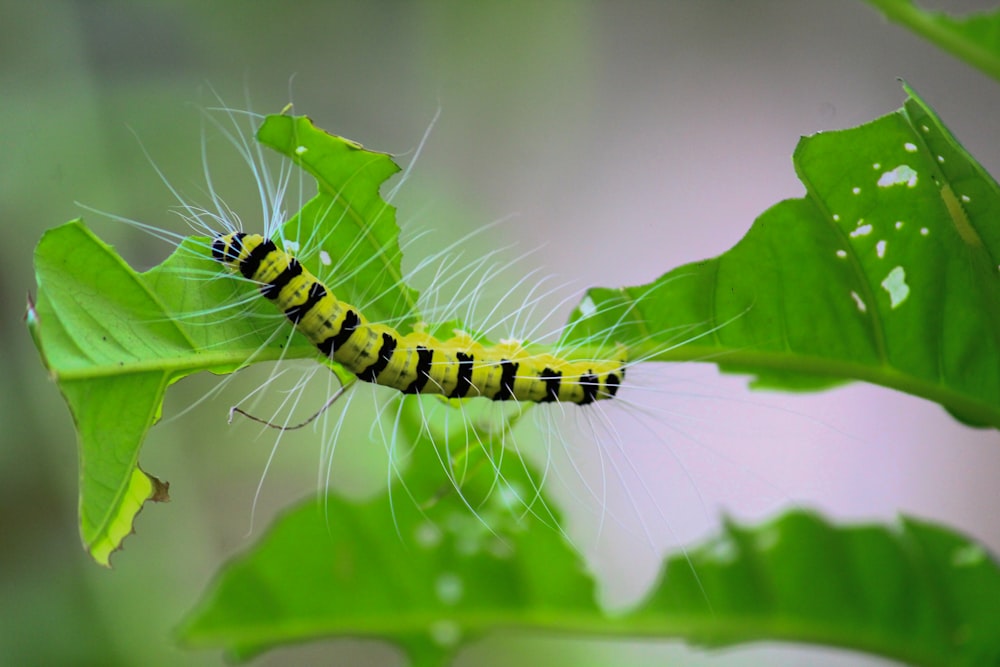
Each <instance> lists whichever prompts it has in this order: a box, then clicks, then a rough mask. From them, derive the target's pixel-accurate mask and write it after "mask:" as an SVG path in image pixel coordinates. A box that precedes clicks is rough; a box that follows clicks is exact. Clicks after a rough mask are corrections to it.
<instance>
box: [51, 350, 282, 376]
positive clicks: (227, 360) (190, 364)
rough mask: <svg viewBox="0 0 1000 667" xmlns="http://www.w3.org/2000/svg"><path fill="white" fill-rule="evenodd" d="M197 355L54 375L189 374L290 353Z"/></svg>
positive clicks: (96, 367) (234, 351)
mask: <svg viewBox="0 0 1000 667" xmlns="http://www.w3.org/2000/svg"><path fill="white" fill-rule="evenodd" d="M192 352H193V353H194V354H191V355H183V356H174V357H156V358H154V359H151V360H149V361H138V362H129V363H124V364H120V365H119V364H95V365H92V366H88V367H87V368H84V369H77V370H68V371H57V372H55V373H54V374H53V375H54V377H55V378H56V379H58V380H66V381H75V380H91V379H98V378H102V377H117V376H122V375H131V374H137V373H148V372H151V371H157V372H164V373H168V374H177V373H186V372H187V371H191V372H195V371H201V370H209V369H211V368H216V367H227V366H241V365H244V364H246V362H247V359H249V358H251V357H252V358H253V360H254V362H257V361H278V360H280V359H287V358H288V357H289V355H288V353H287V351H286V350H284V349H274V348H271V347H265V348H263V349H262V348H261V347H260V346H254V347H252V348H249V347H248V348H241V349H228V350H227V351H226V352H201V351H198V350H197V349H195V348H192Z"/></svg>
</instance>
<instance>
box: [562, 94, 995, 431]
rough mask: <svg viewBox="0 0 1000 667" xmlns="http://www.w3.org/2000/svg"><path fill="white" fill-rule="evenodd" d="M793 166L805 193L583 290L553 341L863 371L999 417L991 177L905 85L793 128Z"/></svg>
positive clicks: (794, 374)
mask: <svg viewBox="0 0 1000 667" xmlns="http://www.w3.org/2000/svg"><path fill="white" fill-rule="evenodd" d="M795 166H796V170H797V172H798V174H799V177H800V179H801V180H802V182H803V183H804V184H805V186H806V196H805V197H803V198H802V199H792V200H786V201H783V202H781V203H779V204H777V205H775V206H773V207H771V208H770V209H769V210H767V211H766V212H764V214H763V215H761V216H760V217H759V218H758V219H757V220H756V221H755V222H754V224H753V227H752V228H751V229H750V231H749V233H747V235H746V236H745V237H744V238H743V239H742V240H741V241H740V242H739V243H737V244H736V246H734V247H733V248H732V249H731V250H729V251H727V252H725V253H723V254H722V255H720V256H719V257H717V258H714V259H709V260H706V261H703V262H697V263H694V264H689V265H687V266H682V267H679V268H677V269H675V270H673V271H671V272H669V273H667V274H665V275H664V276H663V277H661V278H660V279H659V280H657V281H655V282H653V283H651V284H649V285H641V286H639V287H630V288H626V289H596V290H592V291H591V292H590V294H589V297H588V298H587V299H585V300H584V307H583V309H582V310H578V311H577V313H576V316H577V317H578V318H579V319H578V320H577V321H576V323H575V326H574V327H573V328H572V329H571V330H570V331H569V334H568V338H569V339H570V340H573V339H576V338H584V339H588V338H590V337H592V336H598V335H600V332H602V331H607V330H608V329H609V328H611V327H613V328H614V331H615V336H616V339H617V340H622V341H627V342H629V347H630V352H631V354H632V356H633V357H637V358H641V359H646V358H648V359H654V360H658V361H672V360H677V359H698V358H703V359H709V360H712V361H713V362H715V363H718V364H719V366H720V367H721V368H722V369H723V370H726V371H732V372H739V373H751V374H754V375H756V376H757V380H756V384H757V385H758V386H766V387H774V388H780V389H785V390H794V389H812V388H818V387H823V386H829V385H831V384H834V383H837V382H842V381H844V380H866V381H868V382H873V383H876V384H881V385H884V386H886V387H892V388H894V389H899V390H901V391H905V392H907V393H910V394H915V395H917V396H923V397H925V398H928V399H930V400H932V401H936V402H938V403H940V404H941V405H943V406H944V407H945V408H947V409H948V410H949V411H951V412H952V413H953V414H954V415H956V416H958V417H959V418H960V419H962V420H963V421H965V422H967V423H970V424H975V425H981V426H992V427H1000V373H998V369H1000V280H998V264H1000V227H998V225H997V222H996V221H997V220H998V219H1000V188H998V187H997V183H996V181H994V180H993V178H992V177H990V175H989V174H987V173H986V172H985V171H984V170H983V169H982V168H981V167H980V166H979V165H978V164H977V163H976V161H975V160H974V159H973V158H972V156H970V155H969V154H968V153H967V152H966V151H965V150H964V149H963V148H962V146H961V145H960V144H959V143H958V142H957V141H956V140H955V139H954V137H952V136H951V134H950V133H949V132H948V130H947V128H945V127H944V125H943V124H942V123H941V122H940V120H939V119H938V118H937V116H936V115H935V114H934V112H933V111H932V110H931V109H930V108H929V107H928V106H927V105H926V104H924V103H923V102H922V101H921V100H920V99H919V98H918V97H916V95H914V94H913V93H912V91H911V93H910V98H909V99H908V100H907V101H906V105H905V106H904V107H903V108H902V109H900V110H899V111H897V112H895V113H893V114H889V115H888V116H885V117H883V118H880V119H878V120H876V121H873V122H871V123H868V124H866V125H863V126H861V127H857V128H853V129H850V130H844V131H840V132H824V133H821V134H817V135H815V136H812V137H806V138H804V139H803V140H802V141H801V143H800V144H799V146H798V149H797V150H796V151H795ZM588 313H591V316H587V315H588ZM691 323H697V324H693V325H692V324H691ZM685 324H687V325H688V326H685Z"/></svg>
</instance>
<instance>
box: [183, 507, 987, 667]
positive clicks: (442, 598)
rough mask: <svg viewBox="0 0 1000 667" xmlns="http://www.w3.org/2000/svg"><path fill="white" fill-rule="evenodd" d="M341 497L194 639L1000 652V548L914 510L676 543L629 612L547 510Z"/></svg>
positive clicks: (789, 521) (257, 550)
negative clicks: (480, 518) (890, 517)
mask: <svg viewBox="0 0 1000 667" xmlns="http://www.w3.org/2000/svg"><path fill="white" fill-rule="evenodd" d="M325 503H326V504H325V508H324V506H321V505H319V504H317V503H316V502H315V501H312V502H307V503H305V504H303V505H301V506H300V507H298V508H296V509H294V510H293V511H292V512H290V513H289V514H288V515H287V516H285V517H282V518H280V519H279V520H278V521H277V523H276V525H275V526H274V527H273V528H272V529H271V531H270V532H269V533H268V534H267V535H265V537H264V538H263V539H262V540H261V542H260V543H259V544H258V545H256V546H255V547H254V548H252V549H251V550H250V551H249V552H248V553H246V554H245V555H243V556H240V557H238V558H236V559H235V560H233V561H232V562H231V563H230V564H229V565H227V566H226V567H225V568H224V569H223V570H222V572H221V574H220V575H219V577H218V579H217V580H216V581H215V582H214V583H213V584H212V586H211V587H210V588H209V590H208V592H207V593H206V595H205V597H204V599H203V600H202V602H201V603H200V604H199V606H198V607H197V609H196V610H195V611H194V612H193V613H192V614H191V615H190V617H189V618H188V620H187V621H186V623H185V625H184V627H183V629H182V633H181V634H182V637H183V639H184V640H185V642H187V643H189V644H191V645H195V646H201V647H221V648H225V649H227V650H228V651H229V652H231V653H232V654H234V655H236V656H238V657H241V658H246V657H249V656H251V655H254V654H256V653H258V652H260V651H262V650H266V649H268V648H273V647H275V646H280V645H283V644H288V643H293V642H302V641H307V640H315V639H321V638H331V637H366V638H380V639H383V640H386V641H389V642H392V643H394V644H396V645H398V646H400V647H401V648H402V649H403V650H404V651H406V652H407V653H408V655H409V657H410V658H411V660H412V661H413V664H415V665H422V666H429V665H443V664H447V661H448V660H449V659H450V657H451V656H452V654H453V653H454V652H455V651H457V650H458V649H459V648H461V646H463V645H465V644H467V643H468V642H469V641H472V640H475V639H477V638H479V637H481V636H482V635H484V634H485V633H490V632H498V631H507V630H511V629H516V630H527V631H531V632H533V633H538V632H542V633H551V634H553V635H559V636H564V635H567V634H569V635H580V636H588V637H594V636H606V637H657V638H681V639H684V640H686V641H688V642H691V643H695V644H702V645H707V646H713V647H718V646H730V645H734V644H739V643H743V642H750V641H760V640H767V639H772V640H783V641H794V642H806V643H813V644H824V645H830V646H838V647H843V648H849V649H854V650H858V651H865V652H868V653H874V654H878V655H882V656H885V657H888V658H892V659H896V660H902V661H904V662H908V663H911V664H915V665H927V666H943V665H951V666H955V665H970V666H971V665H988V664H997V661H998V660H1000V635H997V633H996V632H995V628H996V623H997V619H998V618H1000V568H998V566H997V563H996V561H994V560H993V559H992V558H991V557H990V556H989V555H988V554H987V553H986V552H985V550H984V549H983V548H982V547H981V546H980V545H978V544H976V543H974V542H971V541H969V540H968V539H967V538H964V537H962V536H960V535H956V534H954V533H952V532H951V531H949V530H947V529H945V528H942V527H940V526H935V525H932V524H927V523H924V522H920V521H916V520H912V519H902V520H901V521H900V523H899V524H898V525H896V526H888V527H887V526H876V525H867V526H840V527H838V526H834V525H832V524H830V523H828V522H827V521H826V520H824V519H822V518H821V517H819V516H817V515H815V514H811V513H808V512H801V511H795V512H791V513H789V514H786V515H784V516H782V517H779V518H777V519H775V520H773V521H769V522H767V523H765V524H763V525H759V526H753V527H746V526H740V525H737V524H734V523H728V524H727V525H726V527H725V530H724V531H723V533H722V534H721V535H720V536H719V537H717V538H714V539H712V540H709V541H707V542H706V543H704V544H701V545H699V546H696V547H694V548H692V549H688V550H687V551H686V553H679V554H676V555H674V556H671V557H669V558H668V559H667V560H666V562H665V564H664V568H663V576H662V577H661V580H660V583H659V584H658V585H657V586H656V587H655V588H654V589H653V590H652V591H651V592H650V594H649V596H648V597H647V599H646V600H645V601H644V602H642V603H641V604H640V605H638V606H637V608H636V609H634V610H632V611H631V612H628V613H625V614H617V615H613V616H612V615H608V614H606V613H605V612H603V611H602V610H601V609H600V607H599V605H598V603H597V602H596V601H595V598H594V591H595V583H594V582H593V580H592V579H591V578H590V576H589V575H588V574H586V572H585V569H584V565H583V563H582V561H581V560H580V558H579V556H578V555H576V553H575V551H574V549H573V548H572V547H571V546H570V545H569V544H567V543H566V542H564V541H563V540H561V539H560V538H559V537H558V533H556V532H555V531H553V530H551V528H549V527H548V526H544V525H541V524H540V523H539V522H537V521H534V520H532V519H531V518H530V517H529V518H527V519H522V520H520V521H516V522H515V523H507V524H504V523H503V522H500V521H497V519H498V517H500V516H502V514H501V513H500V511H499V510H497V509H496V508H491V509H489V510H487V511H489V512H491V514H489V515H488V516H487V518H488V519H490V520H492V521H494V522H495V523H493V524H491V525H492V526H494V527H498V528H499V530H497V531H496V533H497V534H495V535H491V534H490V533H489V532H488V531H486V530H485V529H484V527H483V526H482V525H481V524H479V525H477V524H476V523H474V522H473V523H469V522H462V521H458V522H456V521H455V520H454V518H451V517H466V518H468V512H467V510H466V508H464V507H462V506H461V505H460V504H459V503H453V502H446V503H444V504H445V505H447V507H446V508H444V507H441V506H439V507H437V508H435V510H436V511H434V512H432V513H428V514H427V515H421V514H420V513H419V512H416V511H415V510H414V509H413V506H412V505H410V506H409V507H407V506H405V501H404V502H403V503H397V504H396V505H395V506H394V507H393V506H390V505H389V504H388V502H387V498H386V497H385V496H383V497H381V498H379V499H376V500H374V501H372V502H370V503H367V504H365V505H362V506H357V505H351V504H348V503H345V502H344V501H342V500H338V499H337V498H335V497H328V498H327V499H326V500H325ZM442 509H444V510H445V511H443V512H442V511H441V510H442ZM393 511H395V526H394V524H393V521H392V519H391V518H390V517H391V516H392V512H393ZM396 527H398V531H399V532H398V535H399V536H397V532H396V529H395V528H396ZM500 540H502V541H500ZM470 545H471V546H470Z"/></svg>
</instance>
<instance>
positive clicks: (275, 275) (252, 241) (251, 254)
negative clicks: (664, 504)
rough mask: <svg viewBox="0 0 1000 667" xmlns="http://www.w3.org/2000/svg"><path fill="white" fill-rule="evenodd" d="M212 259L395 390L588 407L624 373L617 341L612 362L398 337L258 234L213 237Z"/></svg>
mask: <svg viewBox="0 0 1000 667" xmlns="http://www.w3.org/2000/svg"><path fill="white" fill-rule="evenodd" d="M212 258H213V259H215V260H216V261H218V262H221V263H223V264H224V265H226V266H227V267H228V268H229V269H230V270H231V271H233V272H239V273H241V274H242V275H243V277H245V278H247V279H248V280H250V281H252V282H254V283H255V284H258V285H260V291H261V294H262V296H264V297H266V298H267V299H268V300H270V301H271V302H272V303H274V305H275V306H276V307H277V308H279V309H280V310H282V311H283V312H284V314H285V316H286V317H287V318H288V319H289V321H291V323H292V324H293V325H294V326H295V327H296V328H297V329H298V330H299V331H300V332H301V333H302V334H303V335H304V336H305V337H306V338H307V339H308V340H309V341H310V342H312V343H313V344H314V345H315V346H316V347H317V348H318V349H319V350H320V352H321V353H322V354H323V355H325V356H327V357H328V358H330V359H332V360H333V361H335V362H337V363H339V364H341V365H342V366H344V367H345V368H346V369H347V370H349V371H350V372H351V373H353V374H354V375H356V376H357V377H358V379H360V380H363V381H365V382H372V383H376V384H379V385H383V386H387V387H392V388H394V389H397V390H399V391H401V392H402V393H404V394H440V395H442V396H445V397H447V398H456V399H458V398H472V397H477V396H481V397H485V398H488V399H491V400H494V401H508V400H513V401H522V402H531V403H550V402H560V403H573V404H576V405H587V404H589V403H593V402H594V401H597V400H602V399H610V398H613V397H614V396H615V394H616V393H617V391H618V387H619V385H620V384H621V382H622V380H623V379H624V377H625V367H626V365H627V354H626V349H625V347H624V346H623V345H617V346H616V348H615V354H613V355H610V356H612V357H613V358H611V359H584V360H568V359H564V358H561V357H560V356H557V355H555V354H552V353H550V352H538V351H532V350H529V349H527V348H526V347H525V346H524V345H523V343H522V342H521V341H518V340H506V341H502V342H500V343H499V344H497V345H492V346H486V345H483V344H482V343H479V342H477V341H476V340H474V339H473V338H472V336H470V335H469V334H468V333H465V332H462V331H455V335H454V336H453V337H452V338H448V339H446V340H440V339H438V338H436V337H435V336H433V335H431V334H429V333H427V332H425V331H419V330H418V331H413V332H411V333H408V334H405V335H404V334H401V333H400V332H398V331H397V330H396V329H394V328H392V327H391V326H388V325H385V324H378V323H373V322H369V321H368V320H367V319H366V318H365V317H364V315H362V313H361V312H360V310H359V309H358V308H356V307H355V306H353V305H351V304H348V303H345V302H343V301H340V300H339V299H337V297H336V296H335V295H334V294H333V293H332V292H331V291H330V290H329V289H327V287H326V285H325V284H324V283H323V282H322V281H320V280H319V279H318V278H316V276H314V275H313V274H312V273H311V272H310V271H309V270H308V269H307V268H306V267H304V266H303V265H302V264H301V263H300V262H299V261H298V260H297V259H295V257H293V256H291V255H290V254H289V253H287V252H285V251H284V250H281V249H279V248H278V246H277V245H276V244H275V242H274V241H272V240H270V239H267V238H265V237H264V236H262V235H260V234H247V233H244V232H231V233H228V234H222V235H218V236H217V237H216V238H215V239H214V241H213V242H212Z"/></svg>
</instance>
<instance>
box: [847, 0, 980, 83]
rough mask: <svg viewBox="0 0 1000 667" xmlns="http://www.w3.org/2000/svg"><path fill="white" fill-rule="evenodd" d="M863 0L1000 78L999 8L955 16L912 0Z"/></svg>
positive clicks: (966, 60) (887, 16)
mask: <svg viewBox="0 0 1000 667" xmlns="http://www.w3.org/2000/svg"><path fill="white" fill-rule="evenodd" d="M866 1H867V2H868V4H870V5H872V6H873V7H875V8H876V9H878V10H879V11H881V12H882V13H883V14H885V16H886V18H888V19H889V20H890V21H894V22H896V23H899V24H901V25H904V26H906V27H907V28H909V29H910V30H912V31H913V32H915V33H917V34H919V35H921V36H923V37H925V38H926V39H928V40H930V41H931V42H933V43H934V44H937V45H938V46H940V47H941V48H942V49H944V50H945V51H949V52H951V53H952V54H953V55H955V56H957V57H959V58H961V59H962V60H964V61H965V62H967V63H969V64H970V65H974V66H976V67H978V68H979V69H981V70H982V71H984V72H986V73H987V74H989V75H990V76H992V77H993V78H994V79H1000V10H997V9H993V10H992V11H983V12H977V13H975V14H970V15H968V16H963V17H960V18H955V17H953V16H950V15H949V14H946V13H944V12H932V11H927V10H923V9H920V8H919V7H917V6H916V5H914V4H913V0H866Z"/></svg>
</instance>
